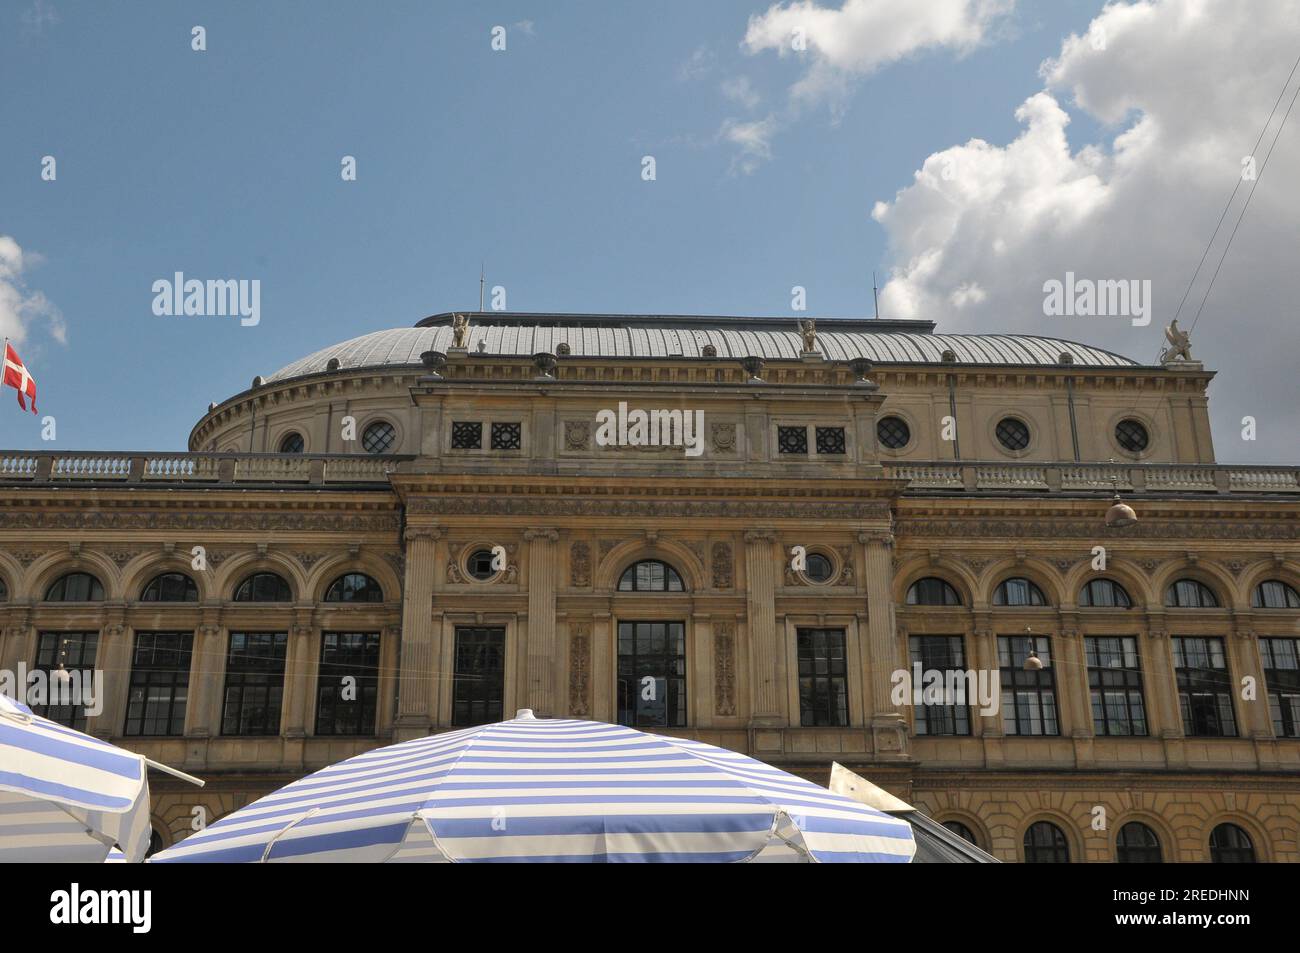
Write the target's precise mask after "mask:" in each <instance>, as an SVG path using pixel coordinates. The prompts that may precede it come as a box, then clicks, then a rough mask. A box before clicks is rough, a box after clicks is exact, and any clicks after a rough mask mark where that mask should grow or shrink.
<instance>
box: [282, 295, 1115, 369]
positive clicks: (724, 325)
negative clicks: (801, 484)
mask: <svg viewBox="0 0 1300 953" xmlns="http://www.w3.org/2000/svg"><path fill="white" fill-rule="evenodd" d="M468 317H469V322H470V327H469V342H468V351H469V353H470V354H471V355H474V354H485V355H488V356H494V357H495V356H505V357H530V356H532V355H533V354H536V353H538V352H539V351H546V352H550V353H552V354H554V353H556V350H557V347H558V346H559V345H560V344H561V343H565V344H568V346H569V353H570V354H571V355H572V356H574V357H601V358H650V359H658V358H674V357H682V358H701V357H704V356H705V355H704V348H705V347H706V346H707V345H710V344H711V345H713V347H714V348H715V349H716V353H717V357H718V358H720V359H727V358H730V359H737V360H738V359H740V358H744V357H753V356H757V357H763V358H767V359H769V360H798V359H799V354H800V351H801V350H802V347H803V342H802V339H801V338H800V335H799V331H798V328H797V327H796V324H795V321H794V319H793V318H782V319H774V318H732V317H692V316H681V315H566V314H556V315H549V314H512V313H500V312H493V313H491V314H486V313H475V314H470V315H468ZM451 322H452V316H451V315H450V314H445V315H435V316H433V317H431V318H426V319H424V320H423V321H421V322H420V325H419V326H417V327H414V328H392V329H389V330H386V331H374V332H371V333H370V334H363V335H361V336H360V337H356V338H353V339H352V340H350V341H344V342H342V343H341V344H334V345H331V346H329V347H326V348H322V349H321V350H319V351H317V352H315V353H314V354H309V355H308V356H307V357H304V358H302V359H301V360H297V361H294V362H293V363H292V364H288V365H286V366H285V367H282V368H280V370H278V371H276V372H275V373H274V374H272V375H270V376H269V377H267V378H266V379H265V383H267V384H275V383H279V382H282V381H286V380H290V379H292V378H296V377H306V376H308V375H311V374H319V373H323V372H325V371H326V370H328V369H329V363H330V361H331V360H332V359H334V358H337V359H338V362H339V368H338V369H339V370H343V371H347V370H356V369H360V368H382V367H394V368H396V367H402V366H419V364H420V354H421V353H423V352H424V351H443V352H446V351H448V350H449V349H450V348H451V345H452V327H451ZM933 327H934V325H933V324H932V323H931V322H929V321H887V320H876V319H854V320H846V319H831V318H826V319H821V320H819V321H818V322H817V346H818V348H819V349H820V350H821V352H822V354H823V355H824V356H825V357H826V358H827V359H828V360H832V361H844V360H851V359H853V358H858V357H865V358H867V359H868V360H870V361H873V362H874V363H876V364H939V363H942V362H943V353H944V351H948V350H950V351H952V352H953V354H954V355H955V356H956V363H958V364H986V365H994V366H1030V367H1034V366H1037V367H1046V366H1056V365H1059V364H1060V363H1061V355H1062V354H1069V355H1070V356H1071V357H1072V358H1073V363H1074V364H1076V365H1080V366H1083V367H1137V366H1139V364H1138V362H1136V361H1133V360H1130V359H1129V358H1126V357H1121V356H1120V355H1118V354H1113V353H1111V352H1110V351H1106V350H1103V349H1101V348H1097V347H1092V346H1090V345H1087V344H1077V343H1075V342H1073V341H1064V340H1061V339H1059V338H1050V337H1038V336H1035V335H1029V334H934V333H932V329H933Z"/></svg>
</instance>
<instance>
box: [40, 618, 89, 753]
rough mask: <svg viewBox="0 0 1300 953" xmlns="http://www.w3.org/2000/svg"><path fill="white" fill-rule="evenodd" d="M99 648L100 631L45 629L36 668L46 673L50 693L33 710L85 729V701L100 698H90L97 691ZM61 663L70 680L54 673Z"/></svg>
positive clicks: (69, 725)
mask: <svg viewBox="0 0 1300 953" xmlns="http://www.w3.org/2000/svg"><path fill="white" fill-rule="evenodd" d="M98 649H99V633H98V632H42V633H41V635H40V638H39V639H38V640H37V644H36V668H38V669H40V670H41V671H43V672H45V674H46V683H45V688H46V692H47V695H46V697H45V699H44V701H42V702H41V704H34V705H32V706H31V709H32V711H33V712H35V713H36V714H38V715H43V716H44V717H46V718H48V719H50V721H57V722H58V723H59V724H61V725H65V726H67V727H68V728H75V729H76V730H77V731H85V730H86V705H85V702H86V701H91V702H92V703H98V702H99V701H100V700H99V699H96V698H93V697H88V696H90V695H91V693H92V692H94V690H95V681H94V678H95V655H96V653H97V651H98ZM60 664H62V665H63V670H64V671H65V672H67V673H68V675H69V676H70V677H69V678H68V679H66V680H64V679H61V678H59V677H58V676H56V675H55V674H54V673H55V672H56V671H58V668H59V665H60ZM28 697H29V698H30V699H31V700H32V701H35V700H36V699H35V698H33V697H32V696H30V695H29V696H28Z"/></svg>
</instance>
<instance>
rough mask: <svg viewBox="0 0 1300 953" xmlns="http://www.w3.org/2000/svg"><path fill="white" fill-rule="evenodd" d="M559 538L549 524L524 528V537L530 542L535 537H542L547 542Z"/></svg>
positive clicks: (552, 541)
mask: <svg viewBox="0 0 1300 953" xmlns="http://www.w3.org/2000/svg"><path fill="white" fill-rule="evenodd" d="M559 538H560V534H559V533H558V532H557V531H556V530H554V529H551V528H550V527H549V526H546V527H541V528H540V529H526V530H524V539H525V540H526V541H527V542H530V543H531V542H532V541H533V540H535V539H544V540H546V541H547V542H548V543H554V542H556V541H557V540H559Z"/></svg>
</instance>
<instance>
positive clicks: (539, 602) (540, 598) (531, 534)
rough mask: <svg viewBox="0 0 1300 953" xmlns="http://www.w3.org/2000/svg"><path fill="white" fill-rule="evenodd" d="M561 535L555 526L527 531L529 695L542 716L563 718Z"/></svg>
mask: <svg viewBox="0 0 1300 953" xmlns="http://www.w3.org/2000/svg"><path fill="white" fill-rule="evenodd" d="M559 538H560V534H559V533H557V532H556V531H555V530H553V529H530V530H525V531H524V539H525V540H526V541H527V543H528V627H527V628H528V634H527V636H526V638H527V648H528V652H527V659H528V664H527V670H528V683H527V684H528V688H527V695H526V697H527V699H528V707H529V708H531V709H532V710H533V712H534V713H535V714H536V715H537V717H539V718H550V717H559V716H561V715H562V714H563V713H564V704H563V701H564V700H563V699H561V698H560V691H559V686H560V679H559V672H560V668H561V665H562V662H561V660H560V658H559V657H558V656H557V655H556V646H557V641H556V637H555V580H556V576H557V574H558V571H559V567H558V560H557V558H556V547H555V543H556V540H558V539H559ZM506 714H507V716H512V715H513V714H514V713H513V712H507V713H506Z"/></svg>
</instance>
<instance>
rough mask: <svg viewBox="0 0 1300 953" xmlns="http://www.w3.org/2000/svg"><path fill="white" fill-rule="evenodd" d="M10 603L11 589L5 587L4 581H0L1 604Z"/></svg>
mask: <svg viewBox="0 0 1300 953" xmlns="http://www.w3.org/2000/svg"><path fill="white" fill-rule="evenodd" d="M8 601H9V587H8V586H6V585H5V581H4V580H3V579H0V602H8Z"/></svg>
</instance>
